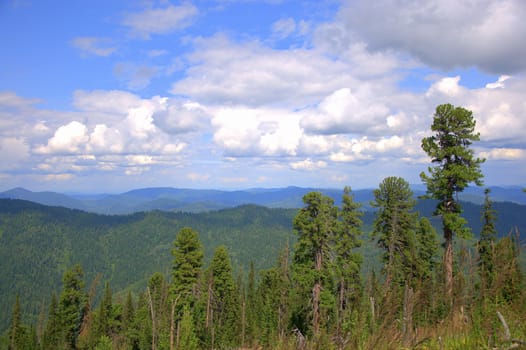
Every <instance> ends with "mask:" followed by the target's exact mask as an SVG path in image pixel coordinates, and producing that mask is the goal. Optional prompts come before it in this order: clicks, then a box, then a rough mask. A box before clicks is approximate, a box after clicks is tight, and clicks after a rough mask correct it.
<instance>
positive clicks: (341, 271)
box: [334, 187, 363, 329]
mask: <svg viewBox="0 0 526 350" xmlns="http://www.w3.org/2000/svg"><path fill="white" fill-rule="evenodd" d="M360 208H361V204H360V203H357V202H355V201H354V198H353V195H352V191H351V188H350V187H345V188H344V194H343V199H342V208H341V211H340V218H341V227H340V229H339V230H338V231H337V234H336V237H335V248H334V250H335V256H336V261H335V264H334V266H335V269H336V277H337V279H338V281H337V288H338V329H340V328H341V323H342V321H343V319H344V318H345V317H347V316H348V314H349V311H350V309H351V307H352V306H353V305H352V304H356V303H357V299H358V291H359V290H360V288H361V278H360V269H361V264H362V260H363V258H362V256H361V254H360V253H357V252H356V248H358V247H360V246H361V244H362V243H361V241H360V236H361V235H362V220H361V217H362V216H363V212H361V211H360ZM353 299H354V300H353Z"/></svg>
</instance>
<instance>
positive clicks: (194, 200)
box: [0, 185, 526, 214]
mask: <svg viewBox="0 0 526 350" xmlns="http://www.w3.org/2000/svg"><path fill="white" fill-rule="evenodd" d="M310 191H321V192H323V193H324V194H325V195H328V196H330V197H332V198H333V199H334V200H335V202H336V203H337V204H338V203H339V202H340V200H341V197H342V193H343V191H342V190H341V189H316V188H303V187H285V188H275V189H265V188H256V189H247V190H238V191H222V190H197V189H179V188H171V187H157V188H143V189H136V190H132V191H129V192H125V193H121V194H95V195H78V194H75V195H72V194H63V193H57V192H32V191H29V190H26V189H24V188H14V189H11V190H9V191H5V192H1V193H0V198H9V199H23V200H27V201H31V202H35V203H39V204H44V205H50V206H60V207H65V208H70V209H79V210H84V211H87V212H92V213H98V214H131V213H135V212H141V211H150V210H162V211H181V212H193V213H198V212H206V211H210V210H218V209H224V208H232V207H236V206H239V205H243V204H255V205H261V206H265V207H269V208H299V207H301V206H302V205H303V203H302V197H303V196H304V195H305V194H306V193H308V192H310ZM483 191H484V190H483V188H472V187H470V188H467V189H466V191H465V192H464V193H462V194H461V195H460V196H459V199H461V200H463V201H467V202H472V203H475V204H480V203H482V202H483V200H484V193H483ZM413 192H414V193H415V196H421V195H423V194H424V193H425V187H424V186H422V185H415V186H413ZM353 194H354V198H355V200H356V201H358V202H360V203H362V204H363V205H364V208H365V209H367V208H368V207H369V203H370V201H371V200H372V199H373V189H360V190H354V191H353ZM491 199H492V200H493V201H494V202H512V203H517V204H526V194H525V193H524V192H523V191H522V188H521V187H518V186H515V187H491Z"/></svg>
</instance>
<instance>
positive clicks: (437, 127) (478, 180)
mask: <svg viewBox="0 0 526 350" xmlns="http://www.w3.org/2000/svg"><path fill="white" fill-rule="evenodd" d="M475 125H476V122H475V119H474V118H473V113H472V112H471V111H469V110H467V109H464V108H462V107H454V106H452V105H451V104H443V105H439V106H438V107H437V108H436V111H435V115H434V118H433V124H432V125H431V131H433V132H434V133H435V134H434V135H433V136H430V137H425V138H423V139H422V149H423V150H424V151H425V152H426V153H427V154H428V155H429V156H430V157H431V162H432V163H433V164H435V166H434V167H429V168H428V171H429V175H426V174H425V173H424V172H422V173H421V174H420V177H421V179H422V181H423V182H424V183H425V184H426V185H427V193H428V196H429V197H431V198H434V199H436V200H438V205H437V208H436V211H435V215H440V216H441V217H442V226H443V231H444V240H445V249H444V263H443V264H444V275H445V276H444V277H445V294H446V296H447V297H448V299H449V301H450V303H452V296H453V235H454V234H457V235H460V236H461V237H462V236H466V235H469V229H467V228H466V227H465V224H466V220H465V219H464V218H462V217H461V216H460V214H461V212H462V209H461V206H460V204H459V203H458V200H457V199H456V195H457V194H458V193H459V192H462V191H463V190H464V188H466V187H467V186H468V185H469V184H470V183H475V184H477V185H479V186H481V185H482V177H483V175H482V172H481V170H480V165H481V164H482V163H483V162H484V160H483V159H479V158H475V156H474V152H473V150H472V149H471V148H470V145H471V144H472V143H473V142H474V141H478V140H479V133H475Z"/></svg>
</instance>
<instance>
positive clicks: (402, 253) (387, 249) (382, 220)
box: [371, 176, 416, 290]
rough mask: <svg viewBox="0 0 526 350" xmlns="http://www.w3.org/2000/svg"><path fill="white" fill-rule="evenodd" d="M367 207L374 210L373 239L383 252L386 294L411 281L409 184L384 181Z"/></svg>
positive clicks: (412, 218)
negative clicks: (376, 238) (376, 237)
mask: <svg viewBox="0 0 526 350" xmlns="http://www.w3.org/2000/svg"><path fill="white" fill-rule="evenodd" d="M374 197H375V200H374V201H373V202H372V203H371V205H372V206H373V207H375V208H378V211H377V213H376V219H375V221H374V227H373V235H374V236H378V245H379V246H380V247H381V248H382V249H383V250H384V254H383V260H384V272H385V274H386V278H385V285H386V289H387V290H389V289H390V288H391V286H392V284H393V283H395V284H397V285H404V284H405V283H406V282H407V281H408V279H410V278H411V277H412V274H413V269H414V267H415V261H414V255H415V252H416V242H415V239H414V229H415V226H416V214H415V213H413V212H412V210H413V207H414V205H415V200H414V199H413V192H412V191H411V189H410V188H409V183H407V181H405V180H404V179H402V178H400V177H394V176H393V177H387V178H385V179H384V180H383V181H382V183H380V187H379V188H378V189H376V190H374Z"/></svg>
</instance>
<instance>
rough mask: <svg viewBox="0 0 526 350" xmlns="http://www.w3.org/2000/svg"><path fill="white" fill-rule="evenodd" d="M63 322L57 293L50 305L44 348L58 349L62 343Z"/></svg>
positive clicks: (43, 342) (43, 341)
mask: <svg viewBox="0 0 526 350" xmlns="http://www.w3.org/2000/svg"><path fill="white" fill-rule="evenodd" d="M61 332H62V329H61V321H60V314H59V309H58V302H57V296H56V295H55V293H53V295H52V296H51V302H50V304H49V312H48V318H47V323H46V328H45V330H44V335H43V337H42V347H43V348H44V349H58V347H59V344H60V341H61V338H62V336H61Z"/></svg>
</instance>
